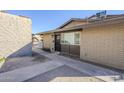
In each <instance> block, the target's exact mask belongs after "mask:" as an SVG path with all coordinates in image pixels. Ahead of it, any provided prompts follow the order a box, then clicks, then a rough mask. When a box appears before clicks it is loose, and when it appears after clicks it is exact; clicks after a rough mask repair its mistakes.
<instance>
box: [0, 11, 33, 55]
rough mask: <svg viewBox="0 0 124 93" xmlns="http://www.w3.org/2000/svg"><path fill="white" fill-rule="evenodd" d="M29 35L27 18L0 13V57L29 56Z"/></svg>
mask: <svg viewBox="0 0 124 93" xmlns="http://www.w3.org/2000/svg"><path fill="white" fill-rule="evenodd" d="M31 33H32V32H31V20H30V19H29V18H25V17H21V16H16V15H12V14H8V13H3V12H0V56H3V57H9V56H12V57H15V56H24V55H31V53H32V52H31V50H32V36H31Z"/></svg>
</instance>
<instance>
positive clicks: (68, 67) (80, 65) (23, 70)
mask: <svg viewBox="0 0 124 93" xmlns="http://www.w3.org/2000/svg"><path fill="white" fill-rule="evenodd" d="M0 81H1V82H113V81H123V72H118V71H115V70H111V69H107V68H103V67H100V66H96V65H93V64H90V63H86V62H83V61H80V60H77V59H73V58H69V57H66V56H61V55H58V53H49V52H45V51H43V50H41V49H38V48H33V56H32V57H19V58H12V59H8V61H7V62H6V63H5V64H4V65H3V67H2V68H1V69H0Z"/></svg>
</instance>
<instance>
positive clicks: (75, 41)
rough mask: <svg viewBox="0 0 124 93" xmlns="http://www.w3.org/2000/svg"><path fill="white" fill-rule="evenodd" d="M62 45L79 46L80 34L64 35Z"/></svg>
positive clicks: (62, 35)
mask: <svg viewBox="0 0 124 93" xmlns="http://www.w3.org/2000/svg"><path fill="white" fill-rule="evenodd" d="M61 44H70V45H79V44H80V33H79V32H70V33H62V34H61Z"/></svg>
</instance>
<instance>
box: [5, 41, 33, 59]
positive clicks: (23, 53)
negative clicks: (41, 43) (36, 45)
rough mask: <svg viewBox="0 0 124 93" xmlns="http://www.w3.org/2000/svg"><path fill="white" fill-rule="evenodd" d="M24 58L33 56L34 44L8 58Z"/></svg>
mask: <svg viewBox="0 0 124 93" xmlns="http://www.w3.org/2000/svg"><path fill="white" fill-rule="evenodd" d="M23 56H32V42H31V43H29V44H27V45H25V46H23V47H22V48H20V49H18V50H16V51H15V52H14V53H12V54H10V55H9V56H8V57H7V58H13V57H23Z"/></svg>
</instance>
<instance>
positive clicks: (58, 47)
mask: <svg viewBox="0 0 124 93" xmlns="http://www.w3.org/2000/svg"><path fill="white" fill-rule="evenodd" d="M60 39H61V37H60V34H57V35H55V51H61V44H60Z"/></svg>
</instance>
